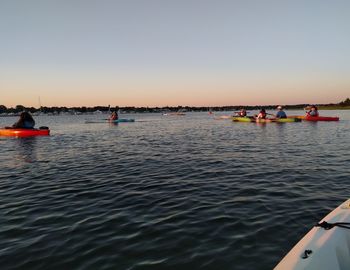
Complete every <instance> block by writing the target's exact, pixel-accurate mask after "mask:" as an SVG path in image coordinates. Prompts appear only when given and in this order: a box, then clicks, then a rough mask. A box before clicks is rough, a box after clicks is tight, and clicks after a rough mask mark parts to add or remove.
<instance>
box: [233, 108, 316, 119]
mask: <svg viewBox="0 0 350 270" xmlns="http://www.w3.org/2000/svg"><path fill="white" fill-rule="evenodd" d="M276 110H277V113H276V114H270V113H267V112H266V110H265V109H261V110H260V111H259V113H258V114H255V115H254V116H253V118H255V119H266V118H267V115H271V116H273V118H272V119H283V118H287V114H286V113H285V111H283V107H282V106H281V105H279V106H278V107H277V108H276ZM306 115H307V116H318V110H317V107H316V106H315V105H312V106H311V107H310V109H309V110H308V111H307V112H306ZM235 116H238V117H247V111H246V110H245V109H244V108H242V109H241V110H240V111H239V112H236V113H235Z"/></svg>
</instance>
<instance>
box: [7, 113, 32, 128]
mask: <svg viewBox="0 0 350 270" xmlns="http://www.w3.org/2000/svg"><path fill="white" fill-rule="evenodd" d="M34 126H35V121H34V119H33V117H32V116H31V115H30V113H29V112H22V113H21V114H20V115H19V120H18V121H17V122H16V123H14V124H13V125H12V127H13V128H34Z"/></svg>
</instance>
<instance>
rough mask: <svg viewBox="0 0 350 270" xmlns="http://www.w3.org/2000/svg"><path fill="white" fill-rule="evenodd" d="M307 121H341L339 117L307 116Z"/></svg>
mask: <svg viewBox="0 0 350 270" xmlns="http://www.w3.org/2000/svg"><path fill="white" fill-rule="evenodd" d="M303 120H305V121H339V117H328V116H309V115H307V116H305V118H303Z"/></svg>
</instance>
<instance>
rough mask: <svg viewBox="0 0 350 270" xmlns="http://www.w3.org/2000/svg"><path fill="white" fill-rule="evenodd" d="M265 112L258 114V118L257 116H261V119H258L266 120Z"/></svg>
mask: <svg viewBox="0 0 350 270" xmlns="http://www.w3.org/2000/svg"><path fill="white" fill-rule="evenodd" d="M266 115H267V114H266V112H260V113H259V114H258V117H259V116H261V117H259V118H260V119H266Z"/></svg>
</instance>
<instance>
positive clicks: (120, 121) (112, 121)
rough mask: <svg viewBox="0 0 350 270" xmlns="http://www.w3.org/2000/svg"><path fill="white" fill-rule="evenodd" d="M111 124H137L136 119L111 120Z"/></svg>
mask: <svg viewBox="0 0 350 270" xmlns="http://www.w3.org/2000/svg"><path fill="white" fill-rule="evenodd" d="M109 122H110V123H129V122H135V119H123V118H121V119H118V120H110V121H109Z"/></svg>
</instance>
